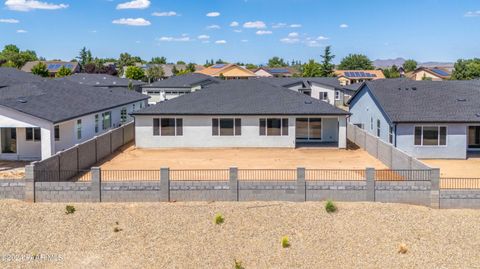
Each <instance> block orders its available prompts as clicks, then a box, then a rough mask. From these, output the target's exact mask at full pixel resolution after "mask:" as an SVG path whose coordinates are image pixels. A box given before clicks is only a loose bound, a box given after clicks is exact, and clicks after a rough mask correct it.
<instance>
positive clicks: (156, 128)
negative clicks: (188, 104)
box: [153, 118, 183, 136]
mask: <svg viewBox="0 0 480 269" xmlns="http://www.w3.org/2000/svg"><path fill="white" fill-rule="evenodd" d="M153 135H154V136H182V135H183V119H181V118H160V119H157V118H155V119H153Z"/></svg>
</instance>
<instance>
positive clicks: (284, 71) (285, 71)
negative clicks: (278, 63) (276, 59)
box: [268, 68, 288, 73]
mask: <svg viewBox="0 0 480 269" xmlns="http://www.w3.org/2000/svg"><path fill="white" fill-rule="evenodd" d="M268 71H269V72H271V73H288V69H281V68H275V69H270V70H268Z"/></svg>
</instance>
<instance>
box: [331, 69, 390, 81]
mask: <svg viewBox="0 0 480 269" xmlns="http://www.w3.org/2000/svg"><path fill="white" fill-rule="evenodd" d="M335 75H337V77H346V78H349V79H373V80H375V79H382V78H385V75H384V74H383V72H382V70H335Z"/></svg>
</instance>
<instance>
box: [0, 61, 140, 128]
mask: <svg viewBox="0 0 480 269" xmlns="http://www.w3.org/2000/svg"><path fill="white" fill-rule="evenodd" d="M24 74H25V73H24V72H22V71H18V70H15V71H13V70H12V69H8V68H0V84H3V83H4V81H3V78H4V77H7V78H11V77H17V76H18V78H22V77H23V76H25V75H24ZM147 98H148V96H145V95H142V94H139V93H136V92H134V91H130V90H126V89H114V90H111V89H99V88H93V87H90V86H86V85H79V84H78V83H74V82H70V81H58V80H44V79H40V80H39V81H33V80H32V81H29V82H26V83H21V84H15V85H11V86H8V87H3V88H0V105H2V106H5V107H9V108H11V109H14V110H17V111H20V112H23V113H26V114H29V115H32V116H35V117H38V118H41V119H45V120H48V121H50V122H53V123H58V122H62V121H66V120H69V119H72V118H75V117H79V116H82V115H86V114H89V113H95V112H99V111H102V110H107V109H110V108H113V107H116V106H121V105H124V104H128V103H131V102H136V101H141V100H145V99H147Z"/></svg>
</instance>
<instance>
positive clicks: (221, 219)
mask: <svg viewBox="0 0 480 269" xmlns="http://www.w3.org/2000/svg"><path fill="white" fill-rule="evenodd" d="M223 222H225V218H224V217H223V215H222V214H220V213H218V214H217V215H215V224H222V223H223Z"/></svg>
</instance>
